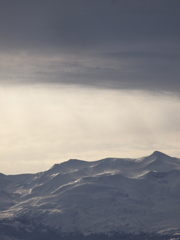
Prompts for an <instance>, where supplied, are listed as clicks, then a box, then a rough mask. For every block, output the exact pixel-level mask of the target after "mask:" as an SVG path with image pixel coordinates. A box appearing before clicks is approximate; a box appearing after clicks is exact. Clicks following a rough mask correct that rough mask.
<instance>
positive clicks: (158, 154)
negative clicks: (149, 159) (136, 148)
mask: <svg viewBox="0 0 180 240" xmlns="http://www.w3.org/2000/svg"><path fill="white" fill-rule="evenodd" d="M151 156H156V157H165V156H166V157H169V156H168V155H167V154H165V153H162V152H160V151H154V152H153V153H152V154H151Z"/></svg>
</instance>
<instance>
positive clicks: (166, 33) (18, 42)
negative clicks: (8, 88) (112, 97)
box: [0, 0, 180, 91]
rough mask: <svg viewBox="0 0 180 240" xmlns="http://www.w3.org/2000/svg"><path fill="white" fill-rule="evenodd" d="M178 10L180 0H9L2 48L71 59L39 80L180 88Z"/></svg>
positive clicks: (53, 65) (0, 27)
mask: <svg viewBox="0 0 180 240" xmlns="http://www.w3.org/2000/svg"><path fill="white" fill-rule="evenodd" d="M179 11H180V2H179V0H158V1H155V0H151V1H150V0H149V1H148V0H146V1H145V0H137V1H134V0H127V1H121V0H118V1H111V0H91V1H89V0H75V1H73V0H51V1H50V0H49V1H47V0H36V1H35V0H32V1H24V0H16V1H14V0H2V1H1V7H0V51H1V54H2V56H3V54H18V53H19V52H21V51H25V52H26V54H32V55H33V54H36V55H41V56H45V57H48V56H53V55H56V56H57V55H58V56H61V57H62V56H63V57H64V58H65V59H66V60H64V62H62V61H61V62H53V61H52V62H49V65H45V66H44V68H43V67H42V68H40V69H38V67H37V69H36V70H35V71H34V72H32V74H31V80H30V81H32V82H33V79H34V81H39V82H43V81H44V82H56V83H58V82H62V83H66V84H83V85H88V86H89V85H90V86H106V87H115V88H128V89H129V88H130V89H134V88H135V89H139V88H140V89H150V90H155V89H157V90H169V91H175V90H176V91H180V83H179V75H180V74H179V73H180V70H179V60H180V49H179V42H180V27H179V26H180V14H179ZM72 56H75V57H73V58H72ZM85 63H86V64H85ZM89 63H91V64H89ZM62 66H63V68H62ZM29 74H30V73H29ZM60 74H61V78H60V77H59V75H60ZM42 75H43V76H44V77H42V78H41V76H42ZM28 77H29V76H25V78H27V79H28Z"/></svg>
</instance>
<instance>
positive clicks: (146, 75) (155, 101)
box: [0, 0, 180, 174]
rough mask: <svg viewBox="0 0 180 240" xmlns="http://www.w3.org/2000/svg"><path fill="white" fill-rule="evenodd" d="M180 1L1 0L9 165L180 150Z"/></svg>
mask: <svg viewBox="0 0 180 240" xmlns="http://www.w3.org/2000/svg"><path fill="white" fill-rule="evenodd" d="M179 12H180V1H179V0H158V1H157V0H149V1H148V0H136V1H134V0H126V1H124V0H91V1H89V0H36V1H35V0H31V1H24V0H1V7H0V114H1V115H0V128H1V129H0V163H1V169H0V172H3V173H6V174H10V173H21V172H38V171H43V170H45V169H47V168H49V167H51V166H52V165H53V164H54V163H59V162H62V161H66V160H68V159H69V158H79V159H84V160H89V161H91V160H97V159H100V158H104V157H142V156H145V155H149V154H151V152H152V151H154V150H159V151H163V152H165V153H167V154H170V155H172V156H176V157H180V148H179V143H180V124H179V123H180V78H179V77H180V14H179Z"/></svg>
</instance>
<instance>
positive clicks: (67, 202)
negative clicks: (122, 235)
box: [0, 151, 180, 234]
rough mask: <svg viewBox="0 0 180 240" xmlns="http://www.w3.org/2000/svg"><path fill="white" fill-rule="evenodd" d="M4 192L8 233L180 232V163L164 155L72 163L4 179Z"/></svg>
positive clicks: (0, 184) (2, 215)
mask: <svg viewBox="0 0 180 240" xmlns="http://www.w3.org/2000/svg"><path fill="white" fill-rule="evenodd" d="M0 191H1V195H0V206H1V210H2V211H1V212H0V223H1V224H0V226H3V229H4V226H5V225H6V227H7V226H11V228H13V229H16V230H17V229H24V231H30V232H31V231H33V230H32V229H33V226H34V227H35V226H44V228H47V229H51V230H52V229H53V230H55V231H57V232H64V233H65V232H67V233H69V232H82V233H84V234H90V233H97V232H104V233H106V232H112V231H116V232H126V233H129V232H132V233H133V232H136V233H138V232H141V231H143V232H160V231H161V232H162V231H167V232H168V231H172V232H177V231H178V229H180V159H178V158H172V157H170V156H167V155H165V154H164V153H160V152H158V151H156V152H154V153H153V154H151V155H150V156H147V157H143V158H140V159H122V158H107V159H103V160H99V161H94V162H86V161H80V160H75V159H74V160H73V159H72V160H69V161H67V162H64V163H61V164H55V165H54V166H53V167H52V168H51V169H49V170H48V171H45V172H42V173H37V174H22V175H14V176H12V175H11V176H6V175H3V174H1V175H0ZM5 229H6V228H5ZM3 231H5V232H6V230H3Z"/></svg>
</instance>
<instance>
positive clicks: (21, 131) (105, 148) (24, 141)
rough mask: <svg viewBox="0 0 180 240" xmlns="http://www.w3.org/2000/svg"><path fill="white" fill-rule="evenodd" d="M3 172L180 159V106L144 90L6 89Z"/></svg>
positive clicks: (0, 139) (2, 99)
mask: <svg viewBox="0 0 180 240" xmlns="http://www.w3.org/2000/svg"><path fill="white" fill-rule="evenodd" d="M0 113H1V118H0V132H1V133H0V163H1V169H0V172H2V173H5V174H16V173H25V172H39V171H44V170H46V169H48V168H50V167H51V166H52V165H53V164H55V163H60V162H62V161H66V160H68V159H69V158H77V159H82V160H87V161H93V160H98V159H101V158H105V157H142V156H145V155H149V154H151V152H152V151H154V150H159V151H163V152H165V153H167V154H169V155H173V156H175V157H180V150H179V145H178V143H179V142H180V126H179V122H180V101H179V99H178V98H177V97H176V96H172V95H168V94H154V95H153V94H151V93H147V92H142V91H120V90H119V91H118V90H100V89H94V88H92V89H91V88H82V87H75V86H74V87H67V86H66V87H65V86H63V85H62V86H60V85H57V86H51V85H44V86H40V85H39V86H38V85H34V86H33V85H29V86H16V87H5V86H4V87H1V88H0Z"/></svg>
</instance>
